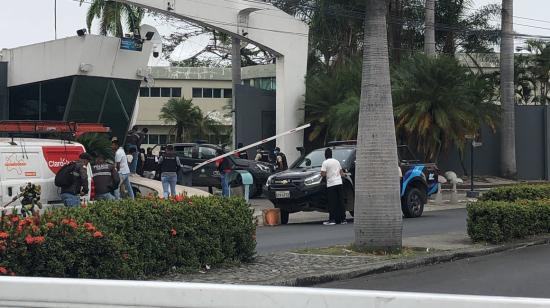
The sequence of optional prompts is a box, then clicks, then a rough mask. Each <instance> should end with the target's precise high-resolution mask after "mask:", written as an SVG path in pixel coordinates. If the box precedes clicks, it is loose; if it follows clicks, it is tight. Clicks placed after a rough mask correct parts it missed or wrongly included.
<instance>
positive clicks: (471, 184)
mask: <svg viewBox="0 0 550 308" xmlns="http://www.w3.org/2000/svg"><path fill="white" fill-rule="evenodd" d="M474 142H475V140H473V139H472V143H471V144H470V192H471V193H472V194H473V193H474Z"/></svg>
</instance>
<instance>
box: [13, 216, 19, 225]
mask: <svg viewBox="0 0 550 308" xmlns="http://www.w3.org/2000/svg"><path fill="white" fill-rule="evenodd" d="M18 221H19V216H17V215H13V216H12V217H11V222H13V223H16V222H18Z"/></svg>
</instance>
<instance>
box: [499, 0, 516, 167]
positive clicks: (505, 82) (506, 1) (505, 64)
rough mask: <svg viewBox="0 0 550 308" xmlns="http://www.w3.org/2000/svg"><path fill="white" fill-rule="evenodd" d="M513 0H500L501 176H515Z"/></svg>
mask: <svg viewBox="0 0 550 308" xmlns="http://www.w3.org/2000/svg"><path fill="white" fill-rule="evenodd" d="M513 9H514V1H513V0H502V40H501V47H500V75H501V78H500V91H501V98H502V99H501V100H502V103H501V104H502V111H503V112H502V124H501V134H500V135H501V144H500V146H501V149H500V153H501V157H500V158H501V160H500V162H501V165H500V169H501V170H500V171H501V174H502V176H503V177H506V178H515V177H516V175H517V167H516V134H515V115H514V112H515V103H514V36H513V31H514V25H513V17H512V16H513V13H514V11H513Z"/></svg>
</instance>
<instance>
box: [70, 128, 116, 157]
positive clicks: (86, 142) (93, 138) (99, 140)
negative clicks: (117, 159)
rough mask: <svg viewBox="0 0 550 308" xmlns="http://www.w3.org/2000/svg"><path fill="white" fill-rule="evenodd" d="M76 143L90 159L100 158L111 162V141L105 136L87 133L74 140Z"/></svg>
mask: <svg viewBox="0 0 550 308" xmlns="http://www.w3.org/2000/svg"><path fill="white" fill-rule="evenodd" d="M76 141H77V142H78V143H81V144H82V145H83V146H84V148H85V149H86V152H88V153H89V154H90V155H92V157H94V158H97V157H98V156H102V157H103V158H105V159H110V160H112V159H113V158H114V157H113V151H112V150H111V140H109V137H108V136H107V135H106V134H97V133H89V134H84V135H82V136H80V137H79V138H77V139H76Z"/></svg>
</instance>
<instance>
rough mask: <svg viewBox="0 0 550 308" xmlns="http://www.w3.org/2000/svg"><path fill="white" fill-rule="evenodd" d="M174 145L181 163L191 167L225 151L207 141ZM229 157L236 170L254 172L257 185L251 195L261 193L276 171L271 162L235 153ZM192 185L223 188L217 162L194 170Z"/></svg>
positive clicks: (253, 175)
mask: <svg viewBox="0 0 550 308" xmlns="http://www.w3.org/2000/svg"><path fill="white" fill-rule="evenodd" d="M172 145H173V146H174V150H175V152H176V155H177V156H178V157H179V159H180V161H181V163H182V164H183V165H187V166H191V167H193V166H196V165H198V164H200V163H202V162H204V161H206V160H208V159H212V158H214V157H216V156H218V154H217V153H218V151H223V149H222V147H220V146H218V145H214V144H207V143H175V144H172ZM224 152H225V151H224ZM228 159H229V160H230V161H231V163H232V164H233V165H234V166H235V169H236V170H246V171H248V172H250V174H252V177H253V179H254V186H255V187H254V189H253V190H252V191H251V195H252V196H258V195H261V194H262V189H263V186H264V185H265V183H266V181H267V179H268V178H269V177H270V176H271V175H272V174H273V173H274V172H275V166H274V165H273V164H269V163H264V162H257V161H254V160H248V159H241V158H238V157H236V156H233V155H232V156H228ZM192 185H193V186H198V187H217V188H221V181H220V173H219V172H218V168H217V167H216V164H215V163H211V164H208V165H205V166H203V167H201V168H199V169H198V170H196V171H194V172H193V174H192Z"/></svg>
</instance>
